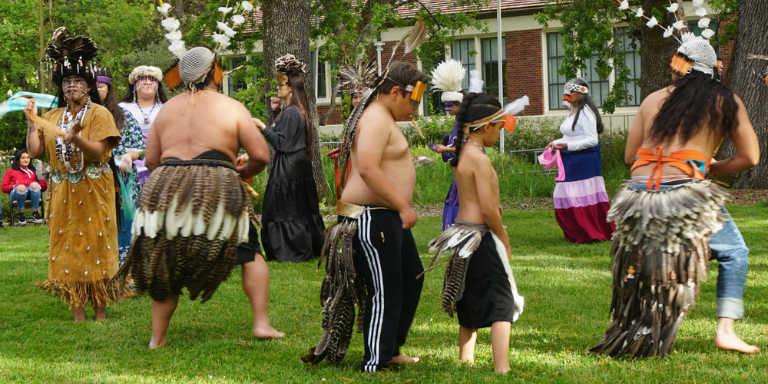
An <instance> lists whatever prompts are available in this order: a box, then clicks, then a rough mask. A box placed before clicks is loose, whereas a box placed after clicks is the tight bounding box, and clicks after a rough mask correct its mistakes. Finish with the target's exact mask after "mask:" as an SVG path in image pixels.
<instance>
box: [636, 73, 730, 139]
mask: <svg viewBox="0 0 768 384" xmlns="http://www.w3.org/2000/svg"><path fill="white" fill-rule="evenodd" d="M674 86H675V89H674V90H673V91H672V94H670V95H669V96H668V97H667V99H666V100H665V101H664V103H663V104H662V105H661V108H660V109H659V113H658V114H657V115H656V118H655V119H654V120H653V124H652V125H651V129H650V132H649V137H650V138H651V140H652V141H653V142H654V143H656V144H658V143H663V142H665V141H667V140H669V139H672V138H674V137H676V136H679V137H680V139H681V140H682V141H683V142H687V141H688V140H689V139H690V138H691V137H693V136H695V135H696V134H697V133H699V132H701V130H702V129H704V127H705V126H706V125H709V126H710V129H712V133H718V134H722V135H726V134H731V133H733V131H734V130H735V129H736V127H738V126H739V118H738V112H739V105H738V104H737V103H736V99H735V98H734V95H733V92H732V91H731V90H730V89H729V88H728V87H726V86H725V85H724V84H723V83H721V82H719V81H717V80H713V79H712V76H711V75H707V74H706V73H703V72H699V71H691V73H689V74H687V75H685V76H683V77H681V78H679V79H677V80H675V82H674Z"/></svg>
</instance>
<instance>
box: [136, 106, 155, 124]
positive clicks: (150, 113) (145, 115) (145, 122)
mask: <svg viewBox="0 0 768 384" xmlns="http://www.w3.org/2000/svg"><path fill="white" fill-rule="evenodd" d="M155 105H157V102H155V103H154V104H152V109H150V110H149V113H144V109H142V108H141V105H139V103H138V102H137V103H136V106H137V107H139V111H141V115H142V116H144V124H149V117H150V116H152V111H154V110H155Z"/></svg>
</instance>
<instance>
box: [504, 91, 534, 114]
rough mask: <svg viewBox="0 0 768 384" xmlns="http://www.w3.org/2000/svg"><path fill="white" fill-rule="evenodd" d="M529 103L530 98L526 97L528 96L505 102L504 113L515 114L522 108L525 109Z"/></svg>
mask: <svg viewBox="0 0 768 384" xmlns="http://www.w3.org/2000/svg"><path fill="white" fill-rule="evenodd" d="M529 105H531V101H530V99H528V96H523V97H521V98H519V99H517V100H515V101H513V102H511V103H509V104H507V106H506V107H504V114H505V115H517V114H519V113H520V112H522V111H523V110H525V107H527V106H529Z"/></svg>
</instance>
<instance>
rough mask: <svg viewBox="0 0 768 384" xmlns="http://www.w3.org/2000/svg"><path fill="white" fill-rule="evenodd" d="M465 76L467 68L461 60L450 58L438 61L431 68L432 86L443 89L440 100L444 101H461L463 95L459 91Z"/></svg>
mask: <svg viewBox="0 0 768 384" xmlns="http://www.w3.org/2000/svg"><path fill="white" fill-rule="evenodd" d="M466 76H467V70H466V68H464V66H463V65H462V64H461V61H458V60H455V59H450V60H448V61H444V62H442V63H440V65H438V66H437V67H436V68H435V69H434V70H432V84H433V85H434V88H437V89H439V90H441V91H443V95H442V96H441V97H440V100H442V101H443V102H444V103H445V102H449V101H450V102H456V103H461V101H462V100H463V99H464V95H463V94H462V93H461V82H462V81H463V80H464V77H466Z"/></svg>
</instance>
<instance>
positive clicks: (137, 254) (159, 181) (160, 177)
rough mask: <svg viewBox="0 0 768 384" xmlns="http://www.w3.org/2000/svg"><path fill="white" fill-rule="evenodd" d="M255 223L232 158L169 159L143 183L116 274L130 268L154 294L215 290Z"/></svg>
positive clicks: (120, 278)
mask: <svg viewBox="0 0 768 384" xmlns="http://www.w3.org/2000/svg"><path fill="white" fill-rule="evenodd" d="M249 221H252V222H254V223H258V220H257V219H256V216H255V215H254V213H253V206H252V205H251V200H250V196H249V195H248V192H247V190H246V189H245V186H244V184H243V183H242V182H241V181H240V177H239V175H238V174H237V172H236V171H235V170H234V168H233V167H232V166H231V164H229V163H225V162H222V161H218V160H207V159H193V160H175V159H174V160H166V161H163V163H162V164H161V165H160V167H158V168H157V170H155V171H154V172H152V175H151V176H150V177H149V179H148V180H147V183H146V184H144V187H143V189H142V194H141V201H140V203H139V207H138V209H137V212H136V216H135V218H134V221H133V227H132V229H131V232H132V241H131V248H130V250H129V251H128V254H127V256H126V259H125V262H124V264H123V265H122V266H121V267H120V270H119V271H118V272H117V275H116V276H115V277H114V278H113V280H112V281H113V282H114V283H120V282H124V281H125V279H126V278H127V277H128V274H129V273H130V274H132V276H133V279H134V282H135V287H136V291H137V292H139V293H143V292H147V293H149V295H150V296H151V297H152V299H153V300H157V301H164V300H165V299H166V298H167V297H168V295H170V294H175V295H179V294H181V291H182V288H184V287H187V289H188V290H189V296H190V299H192V300H194V299H196V298H197V297H198V296H200V295H201V294H202V296H201V297H202V302H205V301H207V300H208V299H210V298H211V296H212V295H213V293H214V292H215V291H216V288H218V286H219V285H220V284H221V283H222V282H223V281H225V280H226V279H227V278H228V277H229V274H230V272H231V271H232V267H233V266H234V264H235V260H236V259H237V246H238V244H241V243H244V242H247V241H248V230H249Z"/></svg>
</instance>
